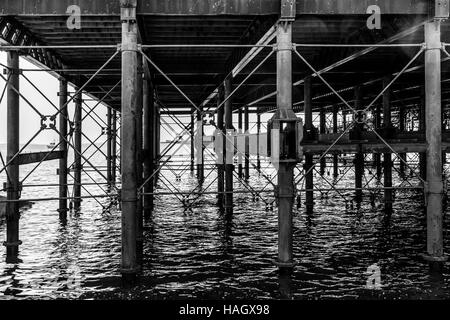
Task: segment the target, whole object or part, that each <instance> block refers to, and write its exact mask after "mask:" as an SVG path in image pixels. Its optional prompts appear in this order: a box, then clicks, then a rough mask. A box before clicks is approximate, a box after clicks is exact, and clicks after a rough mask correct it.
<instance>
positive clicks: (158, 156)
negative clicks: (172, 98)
mask: <svg viewBox="0 0 450 320" xmlns="http://www.w3.org/2000/svg"><path fill="white" fill-rule="evenodd" d="M154 128H155V144H154V146H155V155H154V157H153V159H155V162H154V164H153V168H154V170H155V171H154V172H157V173H156V174H155V180H154V181H155V187H157V185H158V180H159V174H160V172H161V171H158V170H159V166H160V164H161V107H160V106H159V104H158V103H155V125H154Z"/></svg>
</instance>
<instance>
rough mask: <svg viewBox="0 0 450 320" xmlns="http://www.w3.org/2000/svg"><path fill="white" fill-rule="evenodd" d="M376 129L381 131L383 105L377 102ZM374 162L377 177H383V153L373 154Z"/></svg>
mask: <svg viewBox="0 0 450 320" xmlns="http://www.w3.org/2000/svg"><path fill="white" fill-rule="evenodd" d="M375 129H376V130H377V131H379V130H380V129H381V105H380V104H377V106H376V107H375ZM373 162H374V163H373V164H374V166H375V169H376V172H377V179H378V180H380V179H381V175H382V168H381V154H380V153H375V154H374V155H373Z"/></svg>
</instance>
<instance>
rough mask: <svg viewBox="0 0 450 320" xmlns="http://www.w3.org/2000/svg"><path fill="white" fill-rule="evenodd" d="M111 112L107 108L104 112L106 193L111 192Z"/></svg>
mask: <svg viewBox="0 0 450 320" xmlns="http://www.w3.org/2000/svg"><path fill="white" fill-rule="evenodd" d="M111 129H112V111H111V108H107V112H106V180H107V181H106V183H107V184H108V192H111V190H112V186H111V185H112V181H111V180H112V171H111V164H112V151H111V150H112V149H111V147H112V146H111V141H112V130H111Z"/></svg>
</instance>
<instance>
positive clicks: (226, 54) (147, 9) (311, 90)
mask: <svg viewBox="0 0 450 320" xmlns="http://www.w3.org/2000/svg"><path fill="white" fill-rule="evenodd" d="M71 2H72V1H69V0H67V1H66V0H64V1H57V0H52V1H38V0H30V1H10V0H0V44H1V45H0V50H1V51H5V52H7V55H8V65H6V66H3V67H5V70H7V72H5V75H2V78H3V80H4V81H5V82H6V83H7V84H6V85H5V88H6V95H5V98H7V99H8V103H7V107H8V110H15V109H18V107H19V104H18V100H19V96H20V89H19V85H18V84H19V79H20V78H21V73H20V72H16V71H19V70H20V66H19V65H18V60H19V58H18V57H19V56H21V57H23V58H25V59H27V60H29V61H31V62H33V63H34V64H36V65H38V66H40V67H42V68H43V69H44V70H47V71H48V72H50V73H52V74H54V75H56V76H57V77H59V79H60V82H61V86H60V88H55V91H58V90H59V91H58V92H59V96H60V98H61V100H60V102H61V103H60V106H59V110H58V111H57V113H56V114H55V115H54V116H53V117H45V116H42V117H41V118H42V123H43V126H48V129H53V130H57V132H58V134H59V135H60V136H61V139H60V142H59V144H58V145H57V146H56V147H55V148H54V150H52V151H50V152H49V153H48V154H47V156H46V155H45V154H36V155H33V156H31V155H29V156H24V155H23V154H22V152H21V151H22V150H20V149H19V146H18V138H19V137H18V132H14V130H13V129H11V130H10V129H8V154H7V155H6V156H5V157H4V158H5V162H4V164H3V165H2V166H1V167H2V168H3V169H2V171H4V169H6V171H7V172H8V173H9V176H8V181H7V183H6V184H5V189H4V191H5V192H6V193H7V200H5V201H4V202H5V203H7V205H8V208H7V211H8V214H7V217H8V239H7V241H6V242H5V245H6V247H7V249H8V258H11V259H14V257H17V254H18V247H19V245H20V240H19V236H18V229H19V215H18V206H17V203H18V202H20V201H21V198H20V190H21V188H22V185H21V183H22V182H20V181H19V179H18V176H17V175H18V172H19V166H20V165H22V164H25V163H40V162H43V161H46V160H51V159H60V167H59V175H60V193H59V197H58V199H59V200H60V206H59V209H58V211H59V215H60V218H61V219H65V218H66V217H67V212H68V211H69V209H73V210H81V209H82V202H81V199H82V198H83V197H94V198H99V199H102V198H103V199H105V198H106V199H107V200H108V201H110V204H112V205H116V204H117V203H119V202H120V203H121V209H122V221H123V223H122V229H123V230H122V265H121V271H122V274H123V275H124V277H126V278H128V277H130V278H133V277H134V275H135V274H136V273H138V271H139V265H140V263H139V261H140V259H142V241H143V240H142V239H143V238H142V232H143V231H142V230H143V221H144V219H145V218H148V217H149V216H151V214H152V209H153V201H154V197H155V196H156V195H160V196H165V195H166V194H165V193H163V192H158V188H159V187H158V185H161V184H166V183H168V182H167V180H166V179H165V177H164V175H165V174H172V173H173V172H174V171H173V170H170V168H172V164H173V162H172V161H173V159H172V156H173V155H174V154H176V152H177V150H178V149H179V148H180V147H179V146H180V142H182V143H183V144H185V146H186V147H188V148H189V149H190V158H189V159H187V160H186V161H184V162H183V163H181V164H180V165H179V166H178V168H181V169H180V171H181V173H178V174H176V178H177V179H182V178H183V174H191V173H195V172H196V173H197V178H198V186H197V187H196V188H194V189H193V190H192V191H189V192H186V191H181V190H177V189H176V188H175V187H173V192H172V193H171V194H172V195H177V196H179V197H180V201H182V202H183V205H184V206H185V207H186V208H187V209H192V207H193V204H194V203H195V202H196V201H197V200H198V196H201V193H204V194H207V193H208V192H212V193H214V194H216V195H217V198H218V206H219V207H220V208H222V209H223V210H224V211H225V212H226V213H227V214H232V212H233V206H234V205H236V204H233V191H234V190H233V178H234V179H238V180H239V181H241V182H242V183H243V184H244V185H245V186H246V191H245V192H247V193H248V194H250V195H252V197H253V198H257V197H261V196H260V194H261V192H262V191H266V192H267V191H269V192H272V193H273V194H274V197H273V199H272V200H267V199H264V200H263V201H265V202H266V201H267V202H266V205H267V208H269V210H270V208H273V207H274V206H278V214H279V221H280V225H279V257H278V260H277V263H278V264H279V266H280V268H282V269H283V268H291V267H292V266H293V259H294V258H293V256H292V236H293V235H292V223H291V222H292V207H293V205H294V202H295V199H299V196H300V195H301V194H302V193H304V194H305V199H306V202H305V203H302V202H303V200H301V201H297V204H298V205H299V206H302V205H304V206H305V209H306V212H307V213H310V212H312V211H313V210H314V192H315V191H314V190H315V189H317V188H316V183H318V181H314V179H315V178H314V175H313V174H314V171H315V170H316V167H317V168H320V174H319V175H320V177H321V179H323V181H322V182H324V181H325V184H326V185H327V188H329V189H330V190H332V191H334V192H336V193H337V194H340V190H342V189H343V188H344V187H342V186H340V185H339V179H338V178H339V176H341V175H342V174H343V173H342V168H346V165H345V164H344V163H343V159H344V158H345V157H346V155H351V157H352V161H351V162H352V165H351V166H350V167H351V168H350V169H352V170H353V171H354V173H355V175H354V176H355V177H354V179H355V186H354V188H352V190H354V191H355V198H354V199H351V201H353V200H355V201H359V202H360V201H363V200H364V197H363V195H364V194H367V193H368V192H369V191H370V192H373V189H374V188H378V190H379V191H382V192H383V201H384V204H385V207H386V211H387V212H388V213H389V212H390V211H391V210H392V203H393V190H395V189H396V188H398V189H399V190H402V189H407V188H411V189H418V190H419V192H422V193H423V195H424V203H425V204H426V205H427V208H428V236H427V241H428V251H427V252H426V256H427V259H428V260H431V261H433V262H442V261H444V260H445V255H444V252H443V244H442V243H443V240H442V238H443V235H442V198H443V197H446V196H447V190H446V188H445V187H444V186H445V185H446V180H447V179H448V177H447V176H446V174H445V172H444V171H443V163H442V162H443V160H444V162H445V157H444V159H442V157H443V154H444V155H445V154H446V153H449V152H450V132H449V130H450V114H449V111H450V110H449V108H448V104H449V103H448V102H449V101H450V87H449V79H447V78H448V73H449V71H450V70H449V62H448V60H450V55H449V53H448V52H447V50H446V47H447V43H450V24H449V23H448V22H447V21H446V20H443V19H441V18H445V17H441V16H440V14H441V13H440V11H439V10H437V9H436V3H435V1H431V0H430V1H428V0H396V1H389V0H383V1H376V3H377V6H378V9H379V10H380V15H379V16H378V15H377V14H376V12H375V13H373V12H371V11H369V13H368V11H367V10H368V8H369V7H370V6H371V5H372V4H373V3H372V2H373V1H369V0H364V1H361V0H343V1H325V0H324V1H322V0H297V1H287V0H266V1H263V0H260V1H251V0H238V1H231V0H222V1H208V0H200V1H198V0H197V1H194V0H192V1H191V0H189V1H181V0H170V1H165V0H158V1H139V0H128V1H125V0H122V1H119V0H102V1H87V0H81V1H77V3H78V4H77V5H78V6H79V9H81V11H80V13H81V15H80V16H79V17H78V16H76V11H72V9H71V10H69V11H68V8H69V7H70V6H71V5H72V3H71ZM437 8H438V9H439V6H438V7H437ZM373 14H375V18H374V19H375V21H379V22H380V26H379V28H378V27H376V26H375V27H374V28H372V27H370V23H371V22H373V20H371V17H373ZM377 19H379V20H377ZM68 21H72V22H73V21H75V22H79V27H80V28H74V25H70V26H69V25H68ZM23 71H25V70H23ZM67 83H72V84H73V85H74V86H75V87H76V88H77V92H75V93H70V92H69V93H68V92H67ZM81 93H83V94H86V95H89V96H90V97H92V98H94V99H95V100H98V101H101V102H102V104H103V105H105V106H107V108H108V115H107V117H106V118H104V119H103V120H102V121H101V122H102V123H100V124H99V126H100V127H101V128H102V130H103V133H104V135H105V136H106V145H107V151H106V154H105V159H106V166H107V169H106V172H105V171H101V172H98V174H99V175H100V178H101V179H100V180H102V181H101V182H99V181H98V180H97V181H93V183H97V184H101V185H104V186H106V187H107V192H105V193H104V194H101V195H92V194H87V193H86V192H85V190H84V189H82V187H83V183H82V182H81V181H82V180H81V176H82V175H83V174H84V173H85V167H87V166H88V165H89V164H90V163H89V159H86V157H85V155H84V153H83V150H82V142H84V143H85V142H89V143H91V144H92V145H95V141H92V140H89V139H88V137H85V136H84V135H83V133H82V123H83V120H84V119H85V118H86V117H92V116H93V115H94V114H95V112H94V111H95V110H90V109H88V110H87V109H86V105H85V104H84V103H83V101H82V98H81ZM1 97H2V98H3V95H2V96H1ZM69 102H74V103H75V104H76V106H77V107H76V110H75V114H74V117H73V121H70V120H69V118H72V117H71V116H70V117H68V115H67V105H68V103H69ZM32 103H33V102H31V104H32ZM36 109H39V108H38V107H36ZM94 109H95V108H94ZM272 115H275V116H276V117H275V118H274V119H275V120H276V121H279V122H280V123H283V121H285V122H289V121H297V120H298V119H299V118H301V119H302V125H303V129H304V130H303V131H302V132H301V137H302V139H301V140H300V141H297V142H298V145H299V146H300V147H301V148H300V149H301V157H299V158H289V159H287V161H285V162H283V161H280V163H279V164H278V166H276V169H277V174H278V175H277V176H276V177H275V176H274V177H272V176H269V175H268V174H267V173H265V172H264V169H262V166H261V162H265V163H267V164H268V163H269V162H271V163H272V164H273V163H274V162H276V161H274V159H273V155H272V158H268V157H264V156H263V154H262V153H261V154H260V152H259V151H257V152H253V151H251V150H252V147H251V146H250V145H249V144H250V143H249V141H250V139H249V138H244V143H243V144H244V147H243V148H242V149H241V150H238V152H235V151H236V150H234V148H236V146H234V145H231V150H230V146H229V145H228V141H226V140H228V138H227V136H226V132H227V130H233V129H236V130H237V131H238V132H239V133H241V134H242V133H245V132H246V133H263V132H264V133H266V132H267V131H268V130H267V120H268V119H269V118H270V117H271V116H272ZM277 117H278V118H277ZM261 118H263V120H262V119H261ZM56 119H58V121H59V122H58V123H57V120H56ZM236 119H237V121H236ZM250 119H251V121H252V122H251V123H250ZM7 121H8V124H17V123H19V118H18V115H15V114H14V112H10V113H8V119H7ZM276 121H275V122H276ZM48 123H50V124H48ZM52 124H53V126H52ZM250 124H252V126H250ZM9 127H11V126H9ZM280 128H283V126H281V127H280ZM164 131H168V132H169V133H171V134H172V136H170V138H171V139H170V140H169V142H168V143H167V144H164V145H163V144H161V142H162V140H163V138H162V134H161V132H164ZM207 131H208V132H209V133H205V132H207ZM211 131H214V136H215V137H216V141H217V139H218V138H217V137H218V136H221V137H222V136H223V137H224V138H225V139H223V143H221V144H222V146H225V148H223V149H224V150H223V152H218V151H217V150H212V148H211V147H208V144H209V142H210V141H209V142H208V141H207V139H206V136H211V135H212V134H211ZM296 133H297V134H299V133H298V132H296ZM269 134H270V133H269ZM272 137H273V136H272ZM72 138H73V139H72ZM72 141H73V142H72ZM199 141H200V146H198V145H197V143H198V142H199ZM263 144H264V143H263V142H262V141H261V139H258V145H263ZM281 147H283V146H281ZM94 149H95V146H94ZM98 149H100V148H98ZM256 149H258V150H259V148H256ZM68 150H73V151H74V153H75V158H76V159H75V161H74V166H73V168H70V169H73V172H74V192H73V195H72V196H68V194H69V192H68V185H67V175H68V174H70V171H71V170H69V173H68V172H67V171H68V167H69V166H68V163H67V154H68ZM100 151H101V150H100ZM100 151H99V152H100ZM235 153H236V154H235ZM413 158H414V159H415V160H412V159H413ZM119 160H120V161H119ZM369 162H370V163H369ZM83 164H84V166H83ZM368 166H370V167H371V168H372V167H373V168H375V170H370V171H371V172H370V173H369V175H370V174H372V172H373V174H372V175H373V176H377V179H378V181H381V177H383V183H382V184H383V186H382V187H380V186H379V185H378V186H377V187H374V186H373V185H371V184H370V181H371V180H372V179H370V178H369V182H367V183H363V176H364V177H365V176H366V175H367V174H368V173H367V168H368ZM397 166H398V168H399V170H400V171H401V172H405V171H408V172H409V175H410V177H411V176H412V177H414V179H415V180H414V182H413V184H412V185H411V183H410V185H409V186H405V184H406V183H405V184H404V183H402V184H401V185H399V186H395V185H393V184H392V170H397V169H396V168H397ZM165 170H169V171H171V173H168V171H165ZM326 170H332V171H333V178H334V179H330V178H329V177H327V176H326V174H325V172H326ZM209 173H213V174H214V175H217V177H215V179H214V181H213V183H212V184H211V185H208V186H205V185H204V182H205V179H206V178H207V177H208V176H209ZM253 174H257V175H262V176H263V177H265V178H266V179H267V180H268V187H267V189H265V190H255V189H254V188H252V187H251V185H250V184H248V180H249V179H250V176H251V175H253ZM119 178H120V179H119ZM404 179H405V181H406V180H408V177H405V178H404ZM444 179H445V180H444ZM322 182H321V183H322ZM202 186H203V188H202ZM345 188H347V189H348V186H346V187H345ZM316 192H317V190H316ZM55 196H56V195H55ZM22 200H23V201H26V200H27V199H22ZM42 200H45V199H42ZM104 206H105V208H109V205H104Z"/></svg>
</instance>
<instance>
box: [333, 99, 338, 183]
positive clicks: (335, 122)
mask: <svg viewBox="0 0 450 320" xmlns="http://www.w3.org/2000/svg"><path fill="white" fill-rule="evenodd" d="M333 133H334V134H336V133H338V107H337V106H334V108H333ZM338 176H339V156H338V155H337V154H334V155H333V177H334V178H335V179H336V178H337V177H338Z"/></svg>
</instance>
